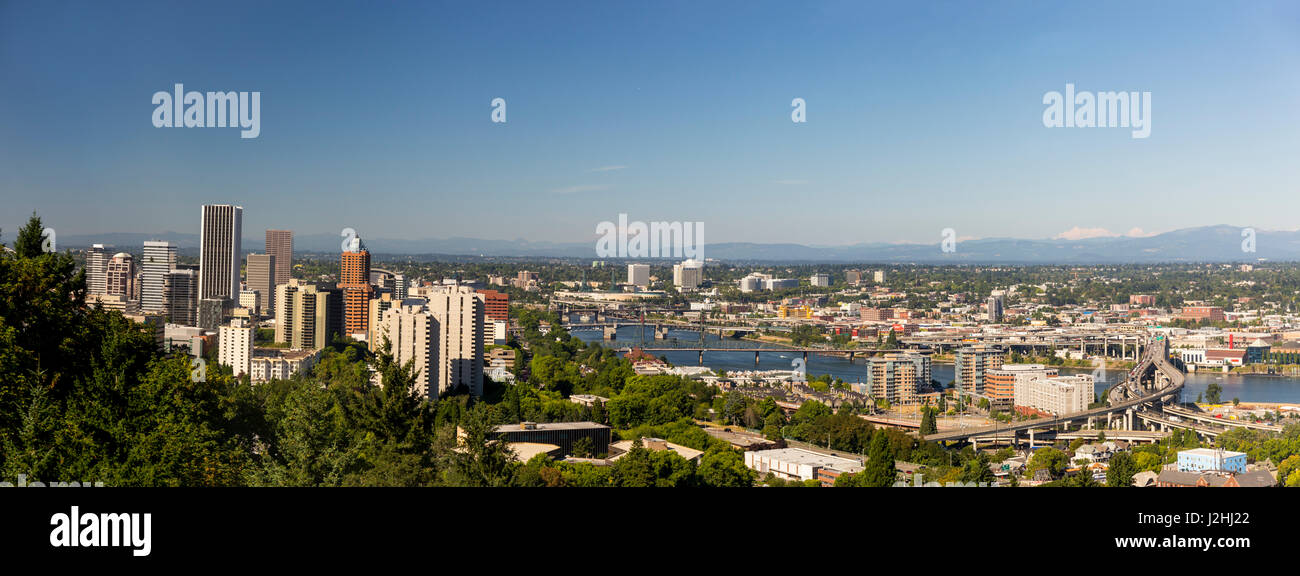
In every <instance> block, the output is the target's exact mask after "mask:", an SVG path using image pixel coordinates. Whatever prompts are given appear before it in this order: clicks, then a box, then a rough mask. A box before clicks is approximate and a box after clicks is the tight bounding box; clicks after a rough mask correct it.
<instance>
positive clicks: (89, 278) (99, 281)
mask: <svg viewBox="0 0 1300 576" xmlns="http://www.w3.org/2000/svg"><path fill="white" fill-rule="evenodd" d="M108 258H109V256H108V251H107V250H106V249H105V248H104V245H103V244H95V245H93V246H91V247H90V250H87V251H86V292H88V293H90V294H93V295H103V294H104V291H105V290H106V289H107V283H106V282H107V278H106V277H105V276H104V271H105V270H107V269H108Z"/></svg>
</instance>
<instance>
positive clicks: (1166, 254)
mask: <svg viewBox="0 0 1300 576" xmlns="http://www.w3.org/2000/svg"><path fill="white" fill-rule="evenodd" d="M145 240H166V241H169V242H173V243H175V244H176V245H177V246H178V247H179V248H180V249H181V251H182V252H190V251H194V250H197V249H198V247H199V237H198V235H197V234H182V233H178V232H163V233H161V234H135V233H113V234H100V235H97V236H93V237H92V236H67V237H60V238H59V245H60V247H62V248H84V247H86V246H89V245H90V244H106V245H112V246H115V247H117V248H119V249H127V250H131V251H139V247H140V246H141V244H142V243H143V242H144V241H145ZM1243 240H1244V239H1243V237H1242V228H1241V227H1238V226H1227V225H1219V226H1205V227H1200V228H1185V229H1181V230H1174V231H1172V232H1166V233H1164V234H1157V235H1154V236H1148V237H1127V236H1121V237H1106V238H1089V239H1084V240H1061V239H1042V240H1028V239H1016V238H984V239H979V240H967V241H964V242H959V243H958V244H957V249H956V251H955V252H952V253H944V252H943V251H941V250H940V245H939V243H938V242H935V243H934V244H887V243H863V244H853V245H848V246H815V245H812V246H810V245H803V244H762V243H753V242H720V243H714V244H706V245H705V247H704V255H705V257H707V258H709V259H715V260H726V261H738V262H863V263H922V264H944V263H947V264H1120V263H1136V264H1142V263H1158V262H1249V261H1256V260H1273V261H1279V260H1280V261H1300V231H1295V232H1292V231H1264V230H1259V231H1257V232H1256V235H1255V252H1253V253H1251V252H1244V251H1243V250H1242V244H1243ZM341 242H342V240H341V237H339V236H335V235H330V234H305V235H301V236H296V237H295V238H294V249H295V251H297V252H303V253H305V252H326V253H328V252H338V251H339V250H340V243H341ZM365 242H366V246H367V247H368V248H369V249H370V250H371V252H374V253H375V254H376V255H393V254H402V255H422V254H427V255H434V254H437V255H454V256H485V257H524V258H534V257H555V258H582V259H593V260H596V259H599V258H598V257H597V256H596V249H595V242H594V241H593V242H583V243H576V242H575V243H563V242H529V241H526V240H484V239H478V238H459V237H457V238H430V239H424V240H400V239H387V238H366V239H365ZM262 246H263V239H262V238H260V237H258V238H245V239H244V249H245V251H261V250H262ZM665 260H668V259H665Z"/></svg>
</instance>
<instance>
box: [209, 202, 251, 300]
mask: <svg viewBox="0 0 1300 576" xmlns="http://www.w3.org/2000/svg"><path fill="white" fill-rule="evenodd" d="M243 221H244V209H243V207H241V206H231V205H229V204H205V205H204V206H203V213H202V223H201V224H202V225H201V231H200V235H199V300H208V299H222V300H233V299H235V298H237V297H238V296H239V263H240V260H241V257H242V256H243V255H242V253H241V252H240V250H241V246H240V237H241V235H242V234H243V232H244V229H243Z"/></svg>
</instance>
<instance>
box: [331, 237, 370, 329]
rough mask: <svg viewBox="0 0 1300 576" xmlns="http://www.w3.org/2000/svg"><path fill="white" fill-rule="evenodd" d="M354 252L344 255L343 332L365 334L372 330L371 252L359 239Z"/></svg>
mask: <svg viewBox="0 0 1300 576" xmlns="http://www.w3.org/2000/svg"><path fill="white" fill-rule="evenodd" d="M352 248H353V250H351V251H348V252H344V253H343V261H342V266H341V268H340V272H341V273H340V274H339V288H341V289H342V290H343V332H344V333H345V334H349V335H351V334H365V333H367V332H369V329H370V297H371V295H373V294H374V286H371V285H370V251H368V250H366V247H365V245H364V244H362V243H361V242H360V240H359V239H358V241H357V243H356V244H355V245H353V246H352Z"/></svg>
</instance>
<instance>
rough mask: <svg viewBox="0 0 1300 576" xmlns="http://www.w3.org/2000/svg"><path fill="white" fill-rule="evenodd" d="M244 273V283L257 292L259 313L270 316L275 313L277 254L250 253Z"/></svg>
mask: <svg viewBox="0 0 1300 576" xmlns="http://www.w3.org/2000/svg"><path fill="white" fill-rule="evenodd" d="M244 274H245V276H247V278H248V281H247V282H245V283H244V284H245V285H246V286H247V288H248V289H249V290H253V291H256V292H257V298H258V305H257V313H258V314H261V315H262V316H270V315H272V314H274V313H275V255H274V254H249V255H248V260H247V264H246V265H245V267H244Z"/></svg>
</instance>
